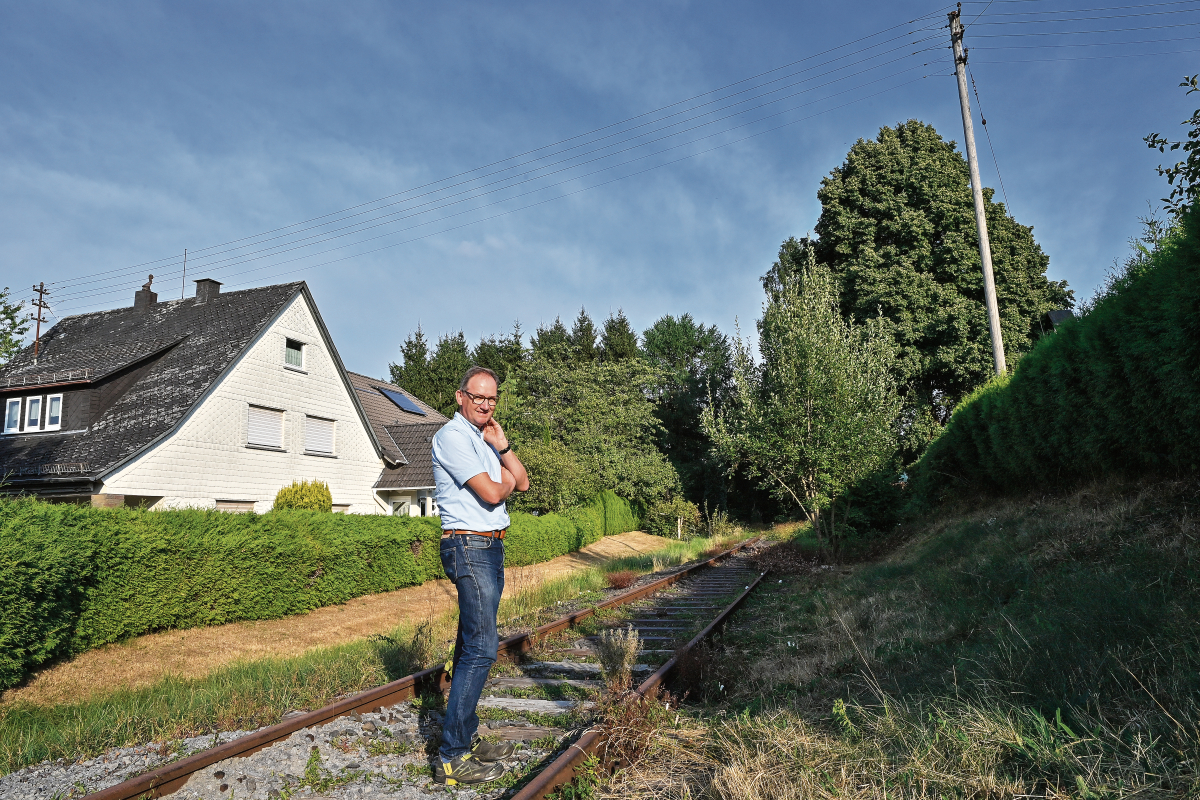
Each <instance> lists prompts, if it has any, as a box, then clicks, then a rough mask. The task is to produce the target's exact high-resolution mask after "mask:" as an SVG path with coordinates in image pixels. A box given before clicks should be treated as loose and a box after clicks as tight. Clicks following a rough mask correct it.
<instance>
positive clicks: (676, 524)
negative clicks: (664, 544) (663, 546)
mask: <svg viewBox="0 0 1200 800" xmlns="http://www.w3.org/2000/svg"><path fill="white" fill-rule="evenodd" d="M645 529H646V533H651V534H654V535H655V536H666V537H669V538H672V539H676V538H678V539H693V538H695V537H697V536H701V535H703V534H704V532H705V528H704V525H703V520H702V519H701V517H700V509H699V508H697V507H696V504H695V503H691V502H688V501H687V500H684V499H683V498H682V497H676V498H675V499H673V500H663V501H659V502H657V503H655V504H654V505H652V506H650V510H649V511H648V512H646V523H645Z"/></svg>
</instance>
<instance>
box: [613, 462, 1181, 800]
mask: <svg viewBox="0 0 1200 800" xmlns="http://www.w3.org/2000/svg"><path fill="white" fill-rule="evenodd" d="M1195 496H1196V487H1195V486H1194V485H1192V484H1160V485H1157V486H1141V487H1138V486H1135V487H1123V486H1099V487H1092V488H1090V489H1088V490H1086V491H1081V492H1077V493H1075V494H1074V495H1071V496H1069V497H1062V498H1045V497H1026V498H1021V499H1017V500H1007V501H995V500H993V501H988V502H981V503H978V504H976V506H975V508H974V510H970V511H964V510H962V509H959V510H955V511H947V512H943V513H941V514H939V515H938V516H936V517H933V518H931V519H927V520H925V521H923V522H921V523H920V524H915V525H912V526H910V529H909V531H907V533H908V535H909V538H908V540H907V541H906V543H905V544H903V545H902V546H901V547H900V548H899V549H897V550H896V551H895V552H893V553H892V554H890V555H889V556H888V557H886V558H884V559H882V560H880V561H877V562H875V563H869V564H860V565H856V566H854V567H853V570H852V574H849V575H845V574H843V569H841V568H838V569H821V568H820V566H819V565H813V566H812V567H811V568H810V569H808V570H807V572H805V571H803V570H802V569H801V570H800V571H799V574H796V575H794V576H792V577H783V578H777V579H776V580H775V581H771V583H774V584H775V586H774V588H773V590H772V591H768V590H767V589H769V588H770V587H764V591H762V592H760V593H758V594H757V595H756V596H754V597H753V598H751V599H750V600H749V601H748V602H747V605H746V606H745V608H744V609H743V610H742V611H741V612H739V614H738V617H737V619H735V621H734V624H732V625H730V626H729V628H728V630H727V632H726V634H725V635H724V637H722V638H721V639H719V640H717V642H716V643H715V645H714V647H713V649H712V652H711V653H710V654H709V656H708V658H707V660H703V659H702V660H701V662H700V663H698V664H695V665H692V669H693V670H694V671H695V672H698V673H699V674H700V678H699V679H700V680H701V682H702V683H703V684H704V692H703V693H702V694H703V697H704V699H705V700H706V702H705V703H703V704H700V705H692V706H690V707H688V708H687V710H686V711H685V713H684V714H683V715H682V716H681V718H680V719H679V720H678V725H677V727H675V728H673V729H672V730H670V731H669V732H667V733H666V734H665V735H664V736H663V737H660V738H659V739H658V740H656V742H655V743H654V745H653V746H652V757H651V758H646V759H644V760H643V761H642V764H641V766H639V767H637V768H634V769H632V770H628V771H625V772H623V773H620V774H618V776H617V777H616V779H615V780H614V781H612V782H611V783H606V784H605V785H604V786H602V787H601V789H600V791H599V794H598V796H600V797H604V798H616V797H622V798H624V797H635V798H639V797H640V798H682V797H701V796H711V797H721V798H727V799H728V800H740V799H741V798H747V799H748V798H757V797H772V798H780V800H789V798H800V797H804V798H814V797H815V798H825V797H834V796H836V797H849V798H864V800H865V798H868V797H871V798H877V797H880V796H882V794H883V793H885V792H887V793H891V794H892V795H893V796H904V797H910V796H911V797H948V796H954V797H962V798H976V797H979V798H982V797H1001V796H1005V797H1012V796H1014V795H1016V796H1021V795H1026V796H1028V795H1034V796H1044V797H1066V796H1070V797H1079V798H1099V797H1119V796H1131V795H1135V794H1136V795H1139V796H1150V795H1153V796H1156V797H1179V798H1195V797H1198V796H1200V629H1198V628H1197V626H1196V623H1195V620H1196V619H1197V618H1200V617H1198V615H1200V569H1198V565H1200V540H1198V537H1200V526H1197V524H1196V523H1195V521H1194V519H1193V517H1194V513H1195V509H1194V506H1195V500H1194V498H1195ZM800 544H801V545H803V544H804V543H803V542H801V543H800ZM805 549H806V548H805V547H804V546H801V547H800V548H799V550H800V552H804V551H805ZM803 560H804V559H799V558H798V559H795V560H794V563H797V564H802V563H803ZM779 580H782V581H783V583H782V584H781V583H779V582H778V581H779ZM731 676H736V677H739V678H740V680H739V681H736V682H735V681H732V680H730V677H731ZM691 699H692V700H693V701H694V700H697V699H700V695H699V694H693V695H692V697H691Z"/></svg>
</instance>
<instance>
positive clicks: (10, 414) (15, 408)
mask: <svg viewBox="0 0 1200 800" xmlns="http://www.w3.org/2000/svg"><path fill="white" fill-rule="evenodd" d="M19 430H21V398H19V397H14V398H13V399H12V400H9V401H7V402H6V403H5V404H4V432H5V433H16V432H17V431H19Z"/></svg>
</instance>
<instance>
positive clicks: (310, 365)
mask: <svg viewBox="0 0 1200 800" xmlns="http://www.w3.org/2000/svg"><path fill="white" fill-rule="evenodd" d="M287 339H294V340H297V341H300V342H303V343H304V367H303V371H297V370H295V369H289V368H287V367H285V365H284V351H285V346H286V345H285V343H286V340H287ZM251 405H256V406H263V407H266V408H272V409H279V410H282V411H283V412H284V423H283V452H276V451H271V450H259V449H252V448H249V447H247V446H246V428H247V417H248V413H249V411H248V409H249V407H250V406H251ZM306 415H312V416H316V417H322V418H325V419H332V420H335V425H334V456H335V457H334V458H327V457H321V456H314V455H305V454H304V424H305V416H306ZM382 468H383V463H382V461H381V460H380V458H379V457H378V456H377V455H376V452H375V448H374V446H373V445H372V443H371V439H370V437H369V435H368V433H367V431H366V430H365V428H364V426H363V423H362V420H361V419H360V418H359V415H358V412H357V410H356V409H355V407H354V405H353V403H352V402H351V400H350V395H349V392H348V391H347V389H346V385H345V384H344V383H343V382H342V379H341V377H340V375H339V374H338V371H337V366H336V364H335V362H334V360H333V357H332V355H331V354H330V353H329V351H328V348H327V344H326V342H325V341H323V339H322V337H321V333H320V328H319V327H318V325H317V323H316V319H315V317H314V315H313V313H312V311H311V310H310V309H309V308H308V304H307V302H306V300H305V298H304V295H303V294H298V295H297V296H296V297H295V298H294V299H293V300H292V301H291V303H290V304H289V305H288V306H287V307H286V308H285V309H284V310H283V312H282V314H280V316H279V317H278V318H277V319H276V321H275V322H274V323H273V324H272V325H269V326H268V327H267V328H266V329H265V330H264V331H263V332H262V333H261V334H259V336H258V338H257V339H256V340H255V341H254V342H253V343H252V344H251V345H250V346H249V347H248V348H247V349H246V351H245V352H244V353H242V355H241V357H240V358H239V359H238V360H237V361H236V362H235V364H234V365H233V368H232V370H230V371H229V372H227V373H226V374H225V376H224V378H223V379H222V380H221V381H220V382H219V383H218V384H217V385H216V386H215V387H213V389H211V390H210V392H209V394H208V395H207V396H206V397H205V399H204V400H203V401H202V402H201V403H200V404H199V405H198V406H197V407H196V408H194V409H193V410H192V412H191V413H190V414H189V415H188V416H187V417H186V418H185V420H184V422H183V424H182V425H181V426H180V427H179V428H178V429H177V430H176V432H175V433H174V434H173V435H171V436H169V437H168V438H167V439H164V440H163V441H161V442H159V443H158V444H157V445H155V446H154V447H152V448H151V449H150V450H148V451H146V452H145V453H143V454H142V455H140V456H139V457H138V458H136V459H134V460H133V461H131V462H130V463H128V464H126V465H125V466H123V467H122V468H120V469H119V470H118V471H117V472H115V473H113V474H112V475H110V476H109V477H108V478H106V479H105V481H104V488H103V492H104V493H106V494H124V495H143V496H150V497H161V498H162V499H161V500H160V501H158V502H157V503H156V504H155V505H154V506H153V507H154V508H180V507H194V508H214V507H215V506H216V503H217V501H218V500H233V501H253V502H254V510H255V511H258V512H260V513H261V512H265V511H269V510H270V509H271V507H272V505H273V504H274V500H275V493H276V492H278V491H279V489H280V487H282V486H286V485H287V484H290V483H291V482H292V481H293V480H320V481H325V482H326V483H328V484H329V489H330V492H331V493H332V494H333V502H334V505H335V506H336V505H348V506H349V509H348V511H349V512H350V513H352V514H380V513H387V510H386V509H384V508H383V507H382V506H381V505H380V502H379V501H378V500H377V498H376V497H375V495H374V493H373V491H372V489H371V487H372V486H373V485H374V484H375V481H376V480H378V478H379V473H380V471H381V470H382Z"/></svg>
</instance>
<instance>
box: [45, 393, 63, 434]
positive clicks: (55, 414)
mask: <svg viewBox="0 0 1200 800" xmlns="http://www.w3.org/2000/svg"><path fill="white" fill-rule="evenodd" d="M62 406H63V396H62V395H61V394H52V395H50V396H49V397H47V398H46V425H45V429H46V430H48V431H57V430H60V429H61V428H62Z"/></svg>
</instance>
